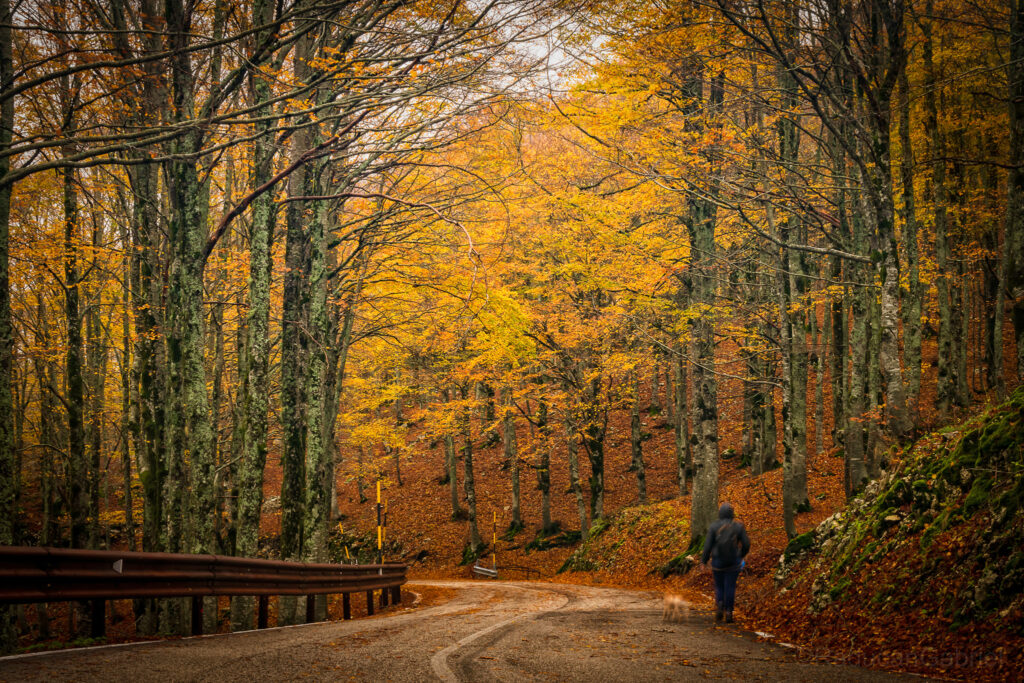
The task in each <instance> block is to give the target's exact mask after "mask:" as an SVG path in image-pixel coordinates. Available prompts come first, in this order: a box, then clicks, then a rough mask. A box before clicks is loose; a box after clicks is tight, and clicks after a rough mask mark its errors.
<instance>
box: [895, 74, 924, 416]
mask: <svg viewBox="0 0 1024 683" xmlns="http://www.w3.org/2000/svg"><path fill="white" fill-rule="evenodd" d="M899 91H900V98H899V129H900V130H899V136H900V148H901V150H900V185H901V187H900V196H901V198H902V200H903V201H902V205H901V210H900V215H901V217H902V218H903V254H904V262H905V263H906V273H907V278H906V286H905V289H904V291H903V309H902V310H903V369H904V371H905V373H906V377H907V409H908V411H909V414H910V422H911V424H916V422H917V415H918V397H919V396H920V394H921V311H922V291H921V265H920V263H919V261H920V256H919V254H918V245H917V233H918V224H917V214H916V202H915V192H914V146H913V142H912V140H911V136H910V125H911V120H910V80H909V79H908V78H907V65H906V64H905V63H904V66H903V68H902V69H900V76H899Z"/></svg>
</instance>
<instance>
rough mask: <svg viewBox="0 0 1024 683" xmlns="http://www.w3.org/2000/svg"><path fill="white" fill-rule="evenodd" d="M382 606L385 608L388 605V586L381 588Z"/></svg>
mask: <svg viewBox="0 0 1024 683" xmlns="http://www.w3.org/2000/svg"><path fill="white" fill-rule="evenodd" d="M380 606H381V609H383V608H385V607H387V606H388V589H387V588H381V589H380Z"/></svg>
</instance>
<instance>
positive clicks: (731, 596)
mask: <svg viewBox="0 0 1024 683" xmlns="http://www.w3.org/2000/svg"><path fill="white" fill-rule="evenodd" d="M711 574H712V575H713V576H714V577H715V604H716V605H717V606H718V608H719V609H721V610H724V611H726V612H731V611H732V608H733V605H735V604H736V579H738V578H739V575H740V570H739V568H738V567H737V568H735V569H714V568H712V570H711Z"/></svg>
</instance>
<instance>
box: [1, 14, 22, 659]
mask: <svg viewBox="0 0 1024 683" xmlns="http://www.w3.org/2000/svg"><path fill="white" fill-rule="evenodd" d="M13 25H14V17H13V16H12V14H11V3H10V0H0V83H12V82H13V81H14V57H13V51H12V46H13V39H12V35H11V26H13ZM13 132H14V99H13V98H10V97H7V98H4V100H3V102H2V103H0V152H6V151H7V150H8V149H10V147H11V141H12V134H13ZM10 169H11V157H9V156H7V155H0V178H3V177H4V176H6V175H7V173H8V172H9V171H10ZM12 189H13V188H12V186H11V184H10V183H5V182H0V545H11V544H13V543H14V525H15V521H16V520H15V517H16V515H17V510H16V509H15V507H14V500H15V498H16V497H17V492H16V491H15V490H14V486H13V482H14V461H15V455H14V449H15V444H14V397H13V396H12V394H11V386H12V383H13V380H14V376H13V373H14V326H13V321H12V318H11V286H10V245H11V243H10V227H11V191H12ZM17 645H18V636H17V632H16V631H15V629H14V609H13V608H12V607H7V606H2V607H0V654H7V653H9V652H13V651H14V649H15V648H16V647H17Z"/></svg>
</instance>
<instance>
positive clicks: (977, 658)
mask: <svg viewBox="0 0 1024 683" xmlns="http://www.w3.org/2000/svg"><path fill="white" fill-rule="evenodd" d="M1022 502H1024V391H1020V390H1018V391H1017V392H1016V393H1015V394H1013V396H1012V397H1011V398H1010V400H1008V401H1007V402H1006V403H1004V404H1002V405H1000V406H998V407H995V408H990V409H988V410H986V411H985V412H984V413H982V414H980V415H978V416H976V417H975V418H973V419H971V420H969V421H968V422H965V423H963V424H961V425H955V426H953V427H949V428H946V429H944V430H940V431H938V432H935V433H933V434H930V435H929V436H927V437H925V438H922V439H921V440H919V441H918V442H917V443H916V444H915V445H914V446H913V447H912V448H910V449H908V450H907V451H906V452H905V453H903V454H902V455H901V456H900V457H898V458H897V459H896V462H895V464H894V466H893V467H891V468H890V470H889V472H888V473H886V475H885V476H884V477H883V478H882V479H880V480H879V481H876V482H874V483H873V484H871V485H870V486H869V487H868V488H867V490H866V491H865V492H864V493H863V494H862V495H860V496H859V497H858V498H856V499H855V500H853V501H852V502H851V504H850V505H849V506H848V507H847V508H846V509H845V510H843V511H841V512H839V513H837V514H835V515H833V516H832V517H830V518H828V519H827V520H825V521H824V522H822V523H821V524H820V525H819V526H818V527H817V528H816V529H814V530H813V531H811V532H808V533H806V534H804V535H802V536H798V537H797V538H795V539H793V541H792V542H791V543H790V544H789V546H788V547H787V548H786V551H785V553H784V554H783V556H782V557H781V558H780V565H779V568H778V571H777V572H776V574H775V577H774V583H775V585H774V586H773V587H769V586H765V587H762V590H761V591H760V592H759V593H758V595H757V599H756V600H754V601H752V602H753V606H754V607H753V610H752V613H751V614H750V616H751V617H752V618H753V621H755V622H756V623H759V624H761V626H762V628H765V629H766V630H771V631H772V632H774V633H776V634H778V635H780V636H783V637H785V638H787V639H791V640H794V641H797V642H802V643H806V644H812V645H816V646H818V647H819V648H825V649H827V650H829V651H830V652H831V653H833V654H838V655H840V656H844V657H849V658H852V659H855V660H857V661H858V662H860V663H866V664H875V665H881V666H893V667H898V668H902V669H905V670H910V671H915V670H917V671H927V672H947V673H949V674H951V675H953V676H956V677H961V676H967V675H970V676H971V677H977V676H979V675H980V676H982V677H985V678H991V679H997V680H998V679H1005V677H1006V676H1010V677H1011V678H1012V677H1016V676H1019V675H1020V672H1021V671H1024V510H1022V509H1021V503H1022Z"/></svg>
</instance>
